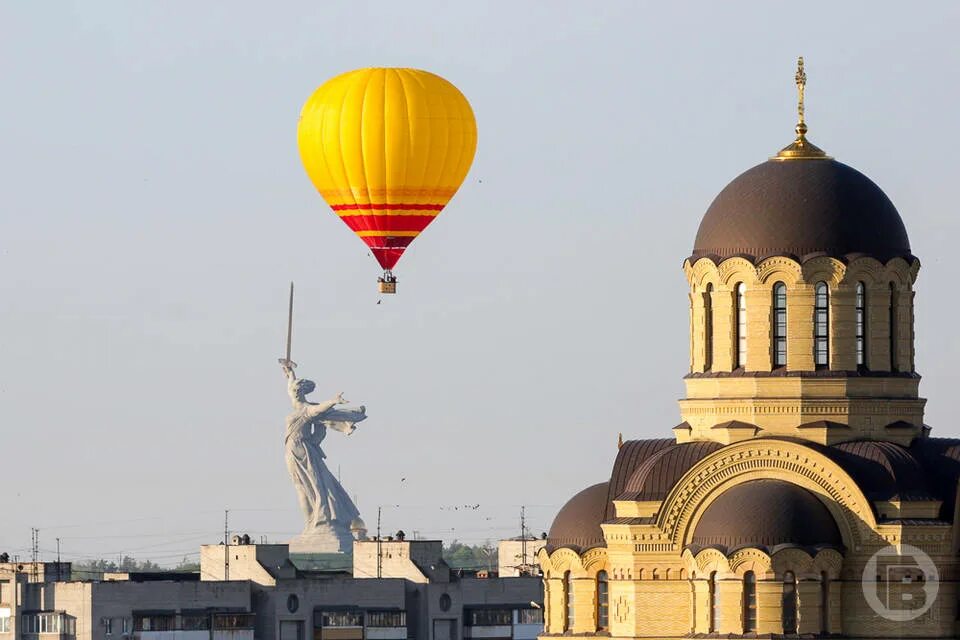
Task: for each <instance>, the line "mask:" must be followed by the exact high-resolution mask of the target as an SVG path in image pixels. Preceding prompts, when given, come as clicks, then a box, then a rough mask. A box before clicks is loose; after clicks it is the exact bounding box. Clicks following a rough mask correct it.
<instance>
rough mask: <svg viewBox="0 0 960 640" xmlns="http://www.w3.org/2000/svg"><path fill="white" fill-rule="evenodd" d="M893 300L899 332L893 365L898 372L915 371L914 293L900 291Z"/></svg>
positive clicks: (907, 290) (895, 338)
mask: <svg viewBox="0 0 960 640" xmlns="http://www.w3.org/2000/svg"><path fill="white" fill-rule="evenodd" d="M893 298H894V304H895V306H894V313H895V315H896V332H897V334H896V335H895V336H894V345H895V346H896V352H895V353H894V354H893V364H894V366H895V367H896V369H897V371H913V291H910V290H909V289H903V290H901V289H898V290H896V291H894V292H893Z"/></svg>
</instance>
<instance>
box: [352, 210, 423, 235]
mask: <svg viewBox="0 0 960 640" xmlns="http://www.w3.org/2000/svg"><path fill="white" fill-rule="evenodd" d="M340 219H341V220H343V222H344V224H346V225H347V226H348V227H350V230H351V231H386V232H389V231H423V230H424V229H426V228H427V225H428V224H430V223H431V222H433V221H434V220H436V216H385V215H375V214H374V215H359V216H344V217H342V218H340Z"/></svg>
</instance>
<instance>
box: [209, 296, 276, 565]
mask: <svg viewBox="0 0 960 640" xmlns="http://www.w3.org/2000/svg"><path fill="white" fill-rule="evenodd" d="M292 291H293V289H291V292H292ZM289 353H290V342H289V341H288V342H287V354H288V355H289ZM223 580H224V582H226V581H227V580H230V509H224V510H223Z"/></svg>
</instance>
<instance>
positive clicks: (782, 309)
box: [773, 282, 787, 367]
mask: <svg viewBox="0 0 960 640" xmlns="http://www.w3.org/2000/svg"><path fill="white" fill-rule="evenodd" d="M786 365H787V285H785V284H783V283H782V282H778V283H776V284H775V285H773V366H775V367H784V366H786Z"/></svg>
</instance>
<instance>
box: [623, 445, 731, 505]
mask: <svg viewBox="0 0 960 640" xmlns="http://www.w3.org/2000/svg"><path fill="white" fill-rule="evenodd" d="M721 448H723V445H722V444H720V443H719V442H712V441H696V442H685V443H683V444H674V445H671V446H669V447H667V448H665V449H661V450H660V451H657V452H656V453H654V454H653V455H652V456H650V457H649V458H647V459H646V460H645V461H644V462H643V464H641V465H640V466H638V467H637V468H636V470H635V471H634V472H633V475H631V476H630V480H629V481H628V482H627V484H626V486H625V487H624V491H623V493H622V494H620V495H619V496H618V497H617V499H618V500H640V501H643V500H663V499H664V498H665V497H666V496H667V494H668V493H669V492H670V489H672V488H673V486H674V485H675V484H676V483H677V481H678V480H680V477H681V476H683V474H685V473H686V472H687V471H689V470H690V468H691V467H692V466H693V465H695V464H696V463H697V462H699V461H700V460H703V459H704V458H705V457H707V456H708V455H710V454H711V453H713V452H714V451H716V450H717V449H721Z"/></svg>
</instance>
